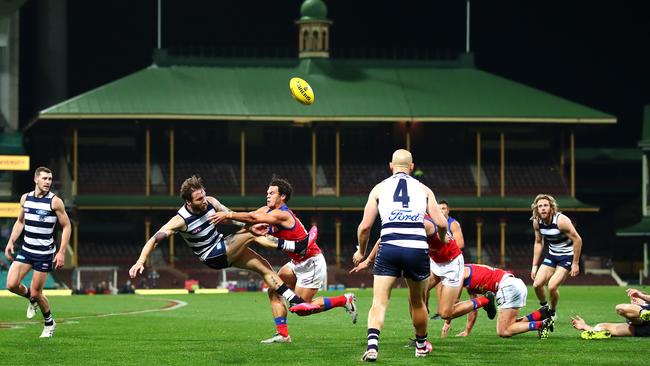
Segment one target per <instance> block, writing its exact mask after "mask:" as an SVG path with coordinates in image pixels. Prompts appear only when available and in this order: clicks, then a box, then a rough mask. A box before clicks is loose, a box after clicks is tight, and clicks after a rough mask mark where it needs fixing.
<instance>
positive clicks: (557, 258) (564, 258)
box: [542, 254, 573, 271]
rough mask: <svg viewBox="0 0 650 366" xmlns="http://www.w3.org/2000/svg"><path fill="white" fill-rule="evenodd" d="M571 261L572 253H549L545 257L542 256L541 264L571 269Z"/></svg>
mask: <svg viewBox="0 0 650 366" xmlns="http://www.w3.org/2000/svg"><path fill="white" fill-rule="evenodd" d="M571 263H573V255H551V254H548V255H546V257H544V262H542V264H543V265H545V266H549V267H553V268H555V267H557V266H560V267H562V268H566V269H568V270H569V271H570V270H571Z"/></svg>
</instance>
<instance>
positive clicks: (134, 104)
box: [38, 60, 617, 125]
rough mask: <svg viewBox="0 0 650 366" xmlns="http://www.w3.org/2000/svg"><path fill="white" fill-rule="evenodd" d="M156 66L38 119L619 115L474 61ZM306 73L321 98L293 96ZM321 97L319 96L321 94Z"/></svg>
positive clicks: (564, 119) (488, 119)
mask: <svg viewBox="0 0 650 366" xmlns="http://www.w3.org/2000/svg"><path fill="white" fill-rule="evenodd" d="M250 62H251V64H231V63H226V62H223V61H222V62H221V63H217V64H214V65H211V66H209V67H206V66H184V65H170V66H168V67H158V66H152V67H148V68H145V69H142V70H139V71H136V72H134V73H132V74H129V75H126V76H124V77H122V78H120V79H117V80H115V81H112V82H110V83H107V84H105V85H102V86H100V87H97V88H95V89H92V90H89V91H87V92H85V93H82V94H80V95H78V96H76V97H73V98H70V99H68V100H65V101H62V102H60V103H58V104H56V105H53V106H51V107H49V108H47V109H44V110H42V111H41V112H40V113H39V115H38V118H39V120H77V121H78V120H98V119H114V120H115V119H116V120H120V119H122V120H126V119H149V120H155V119H159V120H172V119H176V120H179V119H180V120H206V121H209V120H215V121H217V120H229V121H233V120H234V121H237V120H240V121H296V120H298V121H336V122H346V121H351V122H355V121H360V122H363V121H368V122H396V121H400V122H401V121H411V122H441V123H445V122H455V123H550V124H574V125H591V124H614V123H616V122H617V120H616V117H615V116H613V115H610V114H607V113H604V112H601V111H598V110H596V109H593V108H590V107H587V106H584V105H581V104H578V103H575V102H572V101H569V100H566V99H563V98H560V97H557V96H555V95H552V94H550V93H547V92H544V91H541V90H537V89H535V88H532V87H530V86H527V85H524V84H520V83H517V82H514V81H512V80H509V79H506V78H503V77H500V76H497V75H494V74H491V73H488V72H485V71H481V70H478V69H475V68H473V67H469V66H463V65H455V66H448V67H436V66H435V65H433V64H426V63H419V64H412V65H402V63H399V62H383V63H380V64H377V63H373V62H365V63H364V62H347V61H341V60H320V61H318V62H316V61H314V62H312V63H309V64H308V65H307V64H304V65H303V63H302V61H301V63H299V64H295V65H290V64H286V65H285V64H277V63H266V62H264V61H263V60H261V61H257V62H256V63H255V62H253V61H250ZM295 75H299V76H302V77H304V78H307V79H308V80H309V81H310V83H311V85H312V87H314V89H315V90H317V93H316V95H317V97H316V103H314V104H313V105H312V106H309V107H304V106H301V105H299V104H298V103H296V102H295V101H293V100H292V98H290V97H288V96H287V94H288V93H287V90H286V86H287V83H286V81H287V80H288V79H289V78H290V77H292V76H295ZM320 101H322V102H320Z"/></svg>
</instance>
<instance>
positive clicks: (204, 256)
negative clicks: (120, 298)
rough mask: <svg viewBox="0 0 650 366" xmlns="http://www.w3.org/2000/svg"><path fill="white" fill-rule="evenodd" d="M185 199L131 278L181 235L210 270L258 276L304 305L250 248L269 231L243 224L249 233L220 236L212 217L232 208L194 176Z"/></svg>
mask: <svg viewBox="0 0 650 366" xmlns="http://www.w3.org/2000/svg"><path fill="white" fill-rule="evenodd" d="M181 197H182V198H183V200H184V201H185V203H184V204H183V206H182V207H181V208H180V209H178V212H177V213H176V215H174V217H172V218H171V219H170V220H169V221H168V222H167V223H166V224H165V225H163V226H162V227H161V228H160V230H158V232H156V234H155V235H154V236H153V237H151V239H149V240H148V241H147V243H146V244H145V245H144V247H143V248H142V252H141V253H140V257H139V258H138V260H137V261H136V263H135V264H134V265H133V266H132V267H131V269H130V270H129V275H130V276H131V278H135V277H136V276H137V275H138V274H141V273H142V272H143V270H144V264H145V262H146V260H147V258H148V257H149V255H150V254H151V253H152V252H153V250H154V249H155V248H156V246H157V245H158V243H160V242H161V241H162V240H164V239H165V238H167V237H169V236H171V235H173V234H175V233H179V234H181V236H182V237H183V239H184V240H185V242H186V243H187V245H188V246H189V247H190V249H192V251H193V252H194V254H195V255H196V256H197V257H199V260H200V261H201V262H202V263H204V264H205V265H206V266H208V267H210V268H214V269H223V268H227V267H230V266H233V267H237V268H242V269H247V270H250V271H253V272H256V273H258V274H259V275H260V276H262V278H263V279H264V282H266V284H267V285H268V286H269V288H270V289H272V290H273V291H275V293H277V294H279V295H280V296H282V297H284V298H285V299H286V300H287V301H289V303H290V304H292V305H295V304H299V303H302V302H304V300H303V299H302V298H301V297H300V296H298V295H296V294H295V293H294V292H293V291H292V290H291V289H290V288H289V287H288V286H287V285H286V284H285V283H284V282H283V281H282V280H281V279H280V277H278V275H277V274H276V273H275V272H274V271H273V268H272V267H271V265H270V264H269V262H268V261H267V260H266V259H264V258H262V256H260V255H259V254H257V253H256V252H254V251H253V250H252V249H250V248H249V246H250V244H251V243H253V241H254V240H255V238H256V235H262V234H264V233H265V232H266V228H265V227H256V226H251V225H243V224H241V226H243V227H244V228H245V229H246V230H241V231H238V232H236V233H232V234H228V233H222V232H220V231H219V230H220V228H219V227H217V226H215V225H213V224H212V223H211V222H210V220H209V219H208V217H209V216H210V215H212V214H213V213H215V212H226V211H228V208H226V207H225V206H224V205H222V204H221V203H220V202H219V201H217V199H216V198H214V197H211V196H207V195H206V193H205V189H204V188H203V182H202V180H201V178H200V177H198V176H192V177H190V178H188V179H186V180H185V181H184V182H183V184H182V185H181Z"/></svg>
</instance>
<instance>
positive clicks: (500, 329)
mask: <svg viewBox="0 0 650 366" xmlns="http://www.w3.org/2000/svg"><path fill="white" fill-rule="evenodd" d="M463 277H464V281H463V285H464V287H465V288H466V289H467V291H468V292H469V293H470V296H471V297H473V299H472V301H473V300H474V299H475V298H476V296H477V295H479V294H485V293H487V292H493V293H495V294H496V303H497V307H498V309H499V311H498V315H497V334H498V335H499V336H500V337H512V336H513V335H516V334H519V333H525V332H528V331H537V332H538V335H539V337H540V338H546V337H548V333H549V332H552V331H553V325H554V322H553V319H551V313H550V311H549V309H548V307H547V306H542V307H541V308H539V309H538V310H536V311H533V312H532V313H530V314H528V315H526V316H525V317H521V318H519V309H521V308H523V307H524V306H526V298H527V296H528V289H527V288H526V285H525V284H524V282H523V281H522V280H521V279H519V278H516V277H514V275H513V274H512V273H511V272H508V271H504V270H502V269H499V268H493V267H489V266H485V265H482V264H468V265H465V269H464V274H463ZM465 302H466V301H465ZM463 306H465V307H467V306H466V305H463V303H458V304H456V305H455V307H454V312H457V311H458V312H463V311H464V309H461V308H462V307H463ZM456 307H458V309H456ZM477 315H478V314H477V313H476V311H474V312H470V313H469V314H468V315H467V324H466V326H465V330H463V331H462V332H460V333H459V334H457V336H461V337H464V336H468V335H469V334H470V332H471V331H472V328H473V326H474V323H475V322H476V317H477ZM445 326H447V327H449V326H450V321H449V320H447V321H446V324H445Z"/></svg>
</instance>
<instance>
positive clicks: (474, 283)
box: [463, 264, 512, 294]
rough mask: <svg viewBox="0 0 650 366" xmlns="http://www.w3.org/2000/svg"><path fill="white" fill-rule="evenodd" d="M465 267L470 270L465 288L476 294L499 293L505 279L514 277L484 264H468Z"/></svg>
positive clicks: (509, 273)
mask: <svg viewBox="0 0 650 366" xmlns="http://www.w3.org/2000/svg"><path fill="white" fill-rule="evenodd" d="M465 267H467V268H469V277H467V278H466V279H465V282H464V283H463V286H465V287H466V288H467V290H469V292H471V293H474V294H484V293H486V292H487V291H492V292H497V290H498V289H499V283H500V282H501V280H502V279H503V277H504V276H512V272H509V271H504V270H502V269H499V268H493V267H490V266H486V265H483V264H466V265H465Z"/></svg>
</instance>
